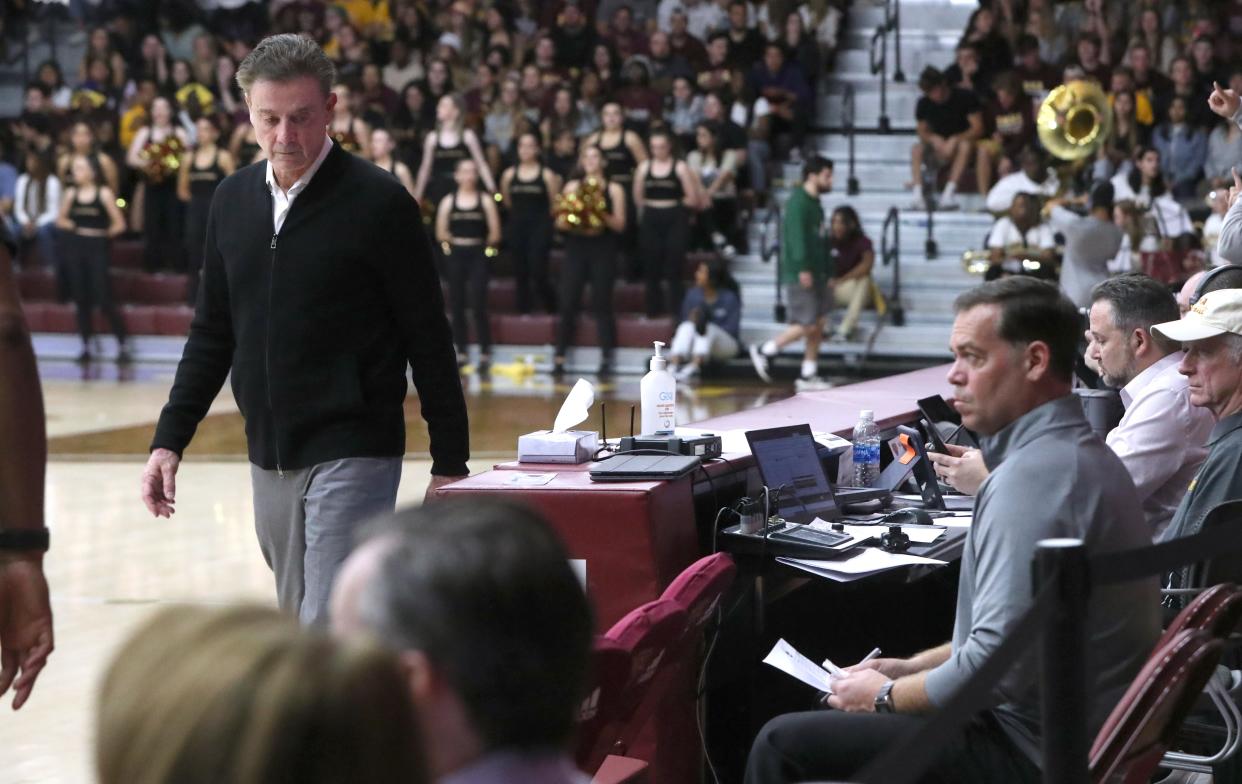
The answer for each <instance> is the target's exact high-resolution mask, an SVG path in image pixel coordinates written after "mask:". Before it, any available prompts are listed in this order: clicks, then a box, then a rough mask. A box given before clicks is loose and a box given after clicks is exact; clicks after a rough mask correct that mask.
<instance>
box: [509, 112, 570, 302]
mask: <svg viewBox="0 0 1242 784" xmlns="http://www.w3.org/2000/svg"><path fill="white" fill-rule="evenodd" d="M517 153H518V163H517V165H516V166H513V167H511V168H509V169H506V170H505V173H504V174H502V175H501V177H500V192H501V193H502V194H503V195H504V200H505V204H506V205H507V206H508V208H509V217H508V220H507V221H506V224H505V243H506V245H507V247H508V249H509V255H510V258H512V260H513V277H514V280H515V282H516V284H517V307H518V312H520V313H523V314H525V313H530V311H531V298H532V289H533V291H534V296H535V297H538V299H539V305H540V306H541V307H542V308H543V310H544V311H545V312H547V313H555V312H556V292H555V290H554V289H553V288H552V283H551V282H550V281H549V279H548V252H549V251H550V250H551V247H552V200H553V199H554V198H555V197H556V196H557V194H559V193H560V189H561V178H560V177H559V176H557V174H556V173H555V172H553V171H551V170H550V169H545V168H544V166H543V164H541V163H540V162H539V137H537V136H536V135H535V134H533V133H530V132H527V133H523V134H522V135H521V136H520V137H518V143H517Z"/></svg>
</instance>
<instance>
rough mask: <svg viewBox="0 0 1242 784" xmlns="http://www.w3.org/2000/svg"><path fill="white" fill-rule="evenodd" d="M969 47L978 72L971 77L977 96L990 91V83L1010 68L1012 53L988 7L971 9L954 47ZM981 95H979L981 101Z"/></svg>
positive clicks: (994, 15) (1011, 66)
mask: <svg viewBox="0 0 1242 784" xmlns="http://www.w3.org/2000/svg"><path fill="white" fill-rule="evenodd" d="M963 43H966V44H971V45H972V46H973V48H974V50H975V52H976V53H977V55H978V66H979V72H978V74H977V75H976V76H975V82H976V83H977V88H978V89H977V90H976V91H977V92H978V91H983V92H986V91H988V90H990V89H991V83H992V79H993V78H994V77H995V76H996V75H997V74H999V73H1001V72H1002V71H1008V70H1009V69H1011V68H1013V49H1012V48H1011V47H1010V45H1009V41H1008V40H1007V39H1006V38H1005V36H1004V35H1003V34H1002V33H1001V31H1000V30H999V29H998V26H997V24H996V14H995V13H994V12H993V10H992V9H991V8H990V7H988V6H986V5H985V6H981V7H980V8H977V9H975V11H974V12H973V13H972V14H971V15H970V20H969V21H967V23H966V31H965V32H964V33H963V34H962V40H961V42H960V43H959V44H958V48H959V50H960V49H961V46H962V44H963ZM983 92H981V97H982V94H983Z"/></svg>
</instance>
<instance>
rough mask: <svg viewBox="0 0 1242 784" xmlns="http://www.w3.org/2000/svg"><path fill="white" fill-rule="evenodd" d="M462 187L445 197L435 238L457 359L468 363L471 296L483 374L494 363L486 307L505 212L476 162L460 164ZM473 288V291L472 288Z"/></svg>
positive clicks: (439, 213)
mask: <svg viewBox="0 0 1242 784" xmlns="http://www.w3.org/2000/svg"><path fill="white" fill-rule="evenodd" d="M456 179H457V189H456V190H454V191H453V192H452V193H451V194H449V195H448V196H446V197H445V198H443V199H441V201H440V206H439V207H438V208H437V210H436V239H437V240H439V242H440V245H441V247H442V248H443V250H444V252H445V257H446V258H445V272H446V274H447V277H448V283H449V310H450V312H451V314H452V321H453V342H454V343H455V344H456V346H457V361H458V364H459V365H461V364H465V360H466V342H467V341H466V339H467V337H468V335H469V330H468V327H467V322H466V305H467V296H468V297H469V305H470V310H471V312H472V315H473V316H474V329H475V337H476V338H477V339H478V342H479V364H478V369H479V372H480V373H485V372H487V369H488V367H489V365H490V364H491V353H492V332H491V326H490V323H489V317H488V310H487V280H488V272H489V271H488V265H489V264H490V263H491V258H490V257H491V256H492V255H494V253H495V251H494V248H495V247H496V245H498V244H499V243H500V211H499V209H498V208H497V206H496V202H495V201H494V200H493V199H491V198H489V197H488V195H487V194H486V193H483V192H482V191H481V190H479V173H478V168H477V167H476V165H475V163H474V161H472V160H470V159H466V160H464V161H461V162H460V163H458V164H457V174H456ZM467 287H468V289H469V290H468V291H467Z"/></svg>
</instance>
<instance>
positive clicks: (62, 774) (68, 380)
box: [0, 362, 792, 784]
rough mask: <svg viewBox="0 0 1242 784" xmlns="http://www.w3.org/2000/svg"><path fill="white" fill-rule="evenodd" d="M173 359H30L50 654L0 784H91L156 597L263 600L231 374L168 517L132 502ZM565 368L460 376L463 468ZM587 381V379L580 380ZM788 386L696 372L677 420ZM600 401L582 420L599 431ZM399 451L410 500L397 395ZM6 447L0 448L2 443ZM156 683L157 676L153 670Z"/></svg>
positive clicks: (552, 386) (543, 411) (266, 579)
mask: <svg viewBox="0 0 1242 784" xmlns="http://www.w3.org/2000/svg"><path fill="white" fill-rule="evenodd" d="M173 369H174V368H173V366H172V365H170V364H160V365H138V366H135V367H133V368H130V369H128V370H126V371H125V372H123V373H121V372H119V371H118V369H117V368H116V366H114V365H110V364H100V365H95V366H91V367H88V368H85V369H83V368H80V367H79V366H77V365H75V364H71V363H66V362H47V363H42V364H41V365H40V373H41V375H42V379H43V392H44V398H45V405H46V409H47V428H48V440H49V452H50V457H49V465H48V472H47V503H46V508H47V522H48V525H49V526H50V528H51V529H52V542H53V545H52V551H51V552H50V553H49V554H48V556H47V559H46V563H45V566H46V571H47V575H48V581H49V583H50V585H51V593H52V605H53V610H54V613H55V622H56V627H55V632H56V651H55V653H53V655H52V658H51V660H50V662H49V664H48V666H47V668H46V669H45V670H44V672H43V674H42V676H41V677H40V679H39V683H38V686H37V687H36V689H35V692H34V694H33V696H32V697H31V700H30V702H29V703H28V704H27V705H26V706H25V707H24V708H23V709H22V710H21V711H20V712H17V713H14V712H13V711H12V710H10V709H9V700H8V698H7V697H6V698H5V699H4V700H3V704H2V706H0V784H19V783H20V784H28V783H30V782H40V783H45V782H55V783H57V784H60V783H62V782H63V783H64V784H87V782H93V781H94V776H93V773H92V764H93V763H92V754H93V735H94V727H93V715H94V709H95V694H96V688H97V684H98V681H99V678H100V676H101V674H102V672H103V669H104V668H105V666H106V665H107V663H108V661H109V658H110V656H111V653H112V651H113V650H114V649H115V648H116V646H117V645H118V644H119V643H120V642H121V641H122V640H123V639H124V638H125V636H126V635H127V633H128V632H129V631H130V630H131V629H132V628H133V627H134V626H135V625H136V624H138V623H140V622H141V621H142V620H143V619H145V618H146V617H147V616H148V615H149V614H150V613H151V612H152V611H153V610H154V609H155V608H157V607H159V606H161V605H167V604H218V603H227V602H234V601H253V602H261V603H265V604H274V603H275V590H274V586H273V582H272V577H271V573H270V571H269V570H268V568H267V565H266V564H265V563H264V562H263V559H262V556H261V555H260V554H259V548H258V544H257V542H256V539H255V534H254V523H253V508H252V504H251V495H250V480H249V471H248V468H247V465H246V459H245V436H244V431H243V425H242V420H241V415H240V414H239V413H238V412H237V408H236V405H235V404H234V403H233V400H232V397H231V395H230V393H229V390H228V385H227V384H226V385H225V389H224V390H223V392H222V393H221V396H220V398H219V399H218V400H217V402H216V403H215V405H214V406H213V407H212V409H211V413H210V415H209V416H208V417H207V419H206V420H204V422H203V425H202V426H201V427H200V429H199V431H198V434H197V436H196V437H195V439H194V442H193V444H192V445H191V447H190V450H189V451H188V452H187V454H186V461H185V463H184V464H183V465H182V467H181V470H180V473H179V474H178V477H177V492H176V498H177V512H176V514H175V515H174V516H173V518H172V519H171V520H157V519H155V518H152V517H151V515H150V514H149V513H148V512H147V511H146V509H145V508H144V507H143V506H142V503H141V500H140V498H139V477H140V475H141V471H142V467H143V464H144V462H145V460H146V454H147V445H148V443H149V440H150V437H151V433H152V431H153V428H154V423H155V420H156V417H157V416H158V414H159V411H160V408H161V406H162V405H163V404H164V402H165V400H166V399H167V394H168V389H169V387H170V385H171V381H172V373H173ZM574 380H575V377H573V376H569V377H567V378H566V380H565V381H564V382H561V383H553V381H552V379H550V378H549V377H548V376H543V375H534V376H526V377H522V376H520V375H518V376H516V377H509V376H502V375H500V374H494V376H493V379H492V380H490V381H487V382H483V381H481V380H480V379H479V378H478V377H475V376H468V377H467V378H466V380H465V381H466V383H465V386H466V390H467V406H468V408H469V411H470V432H471V451H472V459H471V462H470V468H471V470H472V471H474V472H478V471H483V470H486V469H488V468H489V467H490V466H491V465H493V464H494V463H497V462H500V461H502V460H510V459H513V458H514V456H515V454H516V448H517V437H518V435H520V434H522V433H525V432H528V431H530V430H534V429H537V428H539V427H550V426H551V423H552V420H553V418H554V417H555V414H556V411H557V409H558V408H559V406H560V402H561V400H562V399H563V398H564V396H565V394H567V393H568V391H569V388H570V385H571V384H572V383H573V381H574ZM590 380H592V381H594V379H590ZM791 393H792V390H791V389H790V388H789V385H783V386H772V387H765V386H760V385H758V384H756V383H753V382H742V383H737V382H732V381H731V382H728V383H727V384H719V383H713V382H710V381H705V382H703V383H701V384H699V385H697V386H695V387H681V388H680V391H679V399H678V405H679V408H678V419H679V421H681V422H691V421H697V420H701V419H706V418H708V417H712V416H718V415H722V414H726V413H731V412H733V411H737V410H741V409H744V408H750V407H754V406H757V405H762V404H764V403H766V402H771V401H774V400H777V399H780V398H782V397H786V396H788V395H789V394H791ZM598 398H599V399H600V400H601V401H604V402H606V403H607V408H608V432H609V434H610V435H620V434H622V432H623V431H624V432H628V430H629V410H630V406H631V405H634V404H636V402H637V399H638V378H637V377H628V378H620V379H618V380H617V381H616V382H614V383H608V384H603V385H601V386H600V388H599V394H598ZM599 416H600V410H599V402H597V403H596V408H595V409H594V411H593V413H592V417H591V419H590V420H589V421H588V422H587V423H585V424H584V427H589V428H591V429H597V428H598V427H599ZM406 419H407V422H408V432H409V436H408V453H407V459H406V461H405V464H404V471H403V475H402V481H401V489H400V491H399V495H398V503H399V504H400V505H407V504H415V503H418V502H419V501H420V500H421V498H422V495H423V492H424V490H425V488H426V485H427V481H428V476H429V471H430V467H431V461H430V459H429V456H428V453H427V437H426V431H425V429H424V428H423V425H422V420H421V418H420V417H419V414H418V402H417V399H416V398H415V397H413V396H411V397H410V399H409V401H408V402H407V406H406ZM0 448H2V447H0ZM151 677H152V678H153V679H155V678H159V677H160V673H158V672H153V673H151Z"/></svg>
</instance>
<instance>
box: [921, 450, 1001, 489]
mask: <svg viewBox="0 0 1242 784" xmlns="http://www.w3.org/2000/svg"><path fill="white" fill-rule="evenodd" d="M945 449H948V450H949V454H947V455H942V454H940V453H939V452H928V453H927V457H928V458H930V459H931V461H932V464H933V465H934V466H935V468H936V476H938V477H940V478H941V479H943V480H944V481H946V482H948V483H949V484H950V485H951V486H952V487H953V489H955V490H957V491H958V492H959V493H965V494H966V495H975V494H976V493H978V492H979V485H981V484H983V480H984V479H987V478H988V474H989V473H990V472H989V471H988V467H987V466H986V465H984V463H983V453H982V452H980V451H979V450H978V449H967V448H966V447H962V446H957V445H956V444H945Z"/></svg>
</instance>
